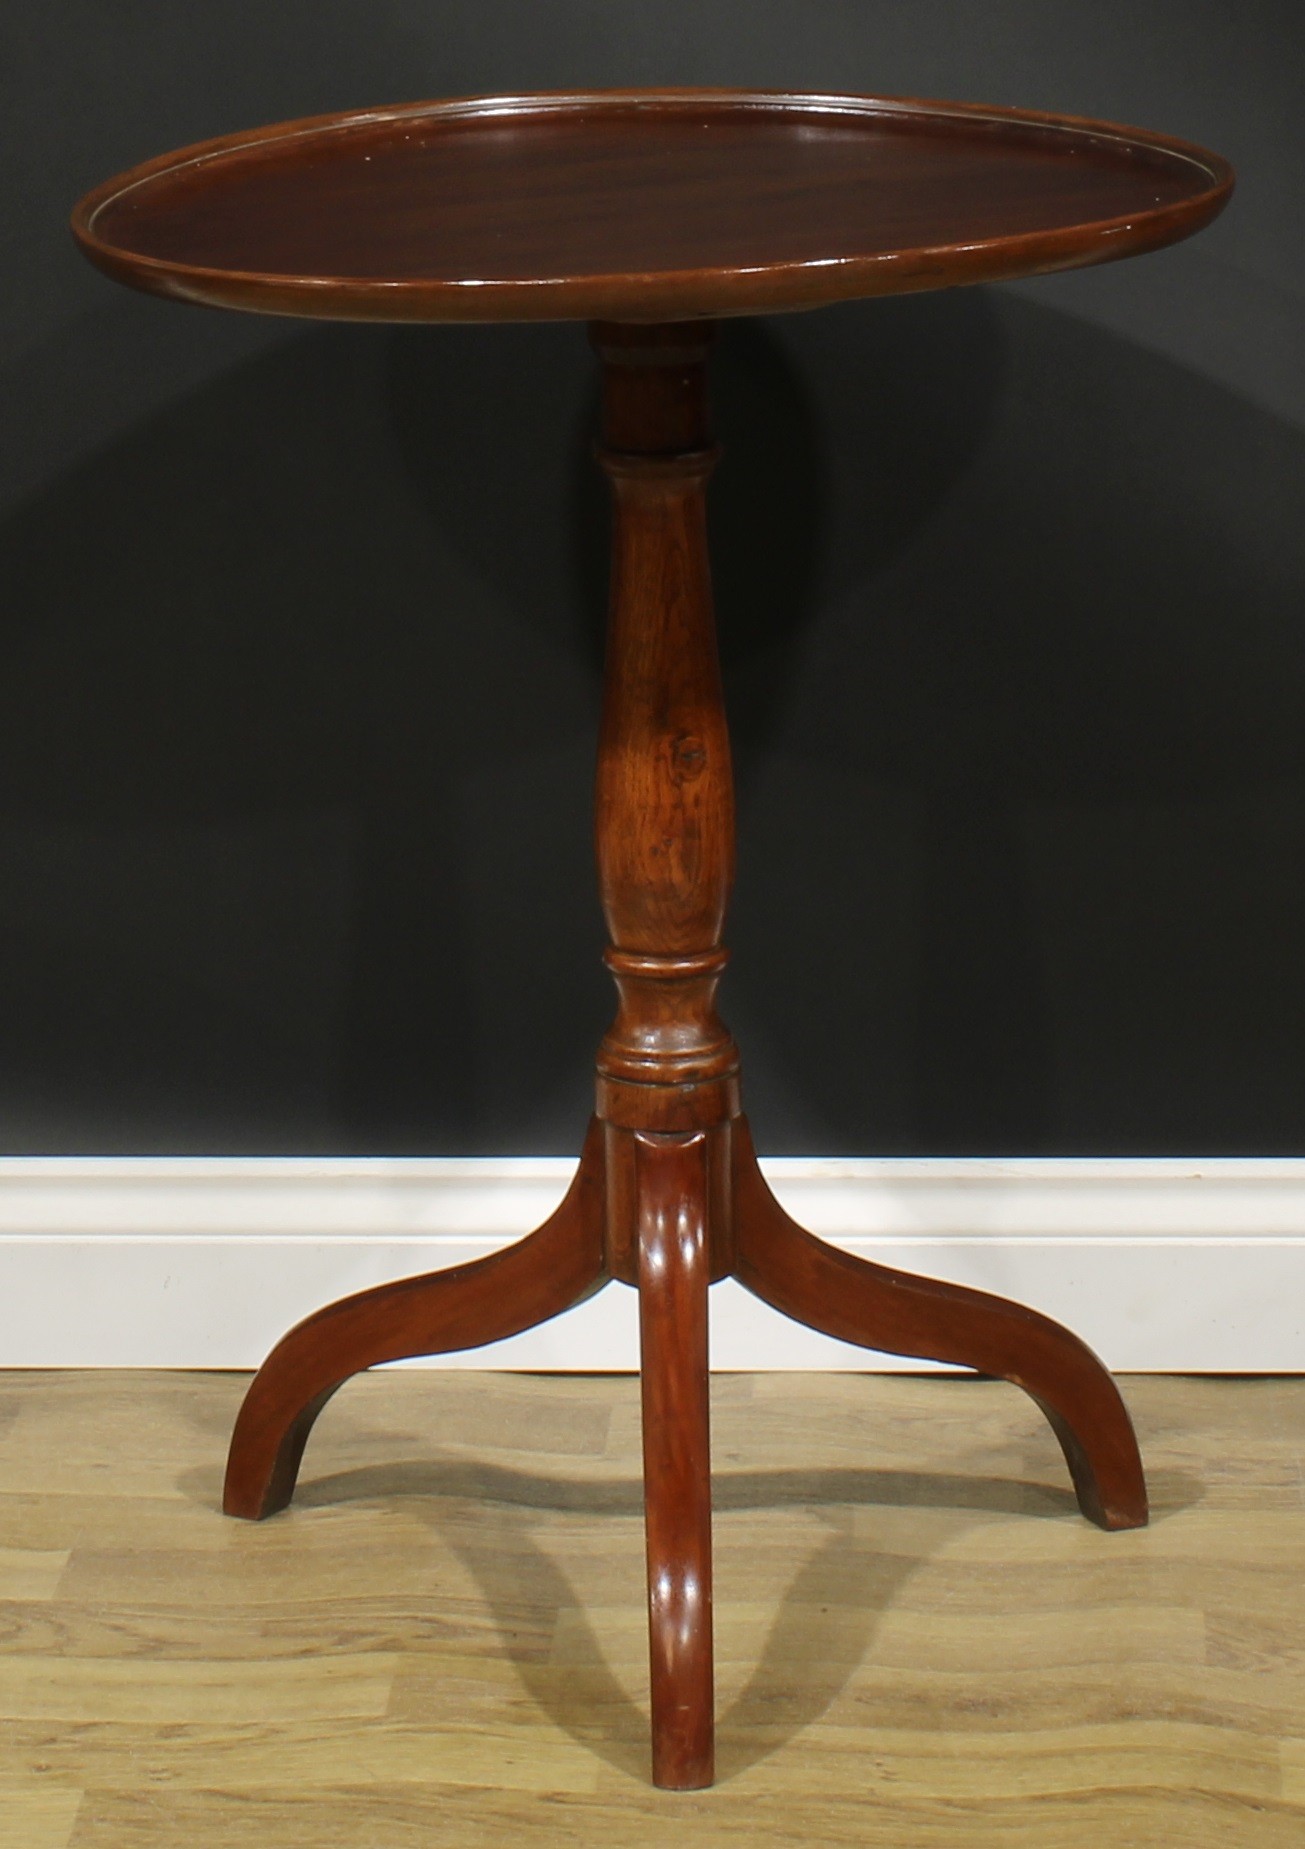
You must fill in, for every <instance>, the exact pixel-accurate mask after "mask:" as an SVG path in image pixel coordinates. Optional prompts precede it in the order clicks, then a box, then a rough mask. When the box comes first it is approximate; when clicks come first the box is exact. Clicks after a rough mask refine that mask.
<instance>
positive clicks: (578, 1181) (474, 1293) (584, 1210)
mask: <svg viewBox="0 0 1305 1849" xmlns="http://www.w3.org/2000/svg"><path fill="white" fill-rule="evenodd" d="M603 1221H604V1216H603V1137H602V1128H601V1126H600V1125H599V1124H598V1123H597V1122H596V1121H595V1122H594V1123H593V1124H591V1126H590V1130H589V1135H588V1137H587V1138H586V1140H585V1147H584V1152H583V1154H582V1156H581V1158H580V1167H579V1169H578V1170H577V1172H576V1176H575V1180H574V1181H573V1182H572V1184H571V1188H570V1190H569V1192H568V1193H567V1196H566V1198H565V1200H564V1201H563V1202H562V1204H561V1206H560V1207H559V1208H558V1209H557V1212H556V1213H555V1214H553V1215H552V1217H551V1218H550V1219H548V1220H546V1221H545V1222H544V1224H543V1225H542V1226H541V1227H539V1228H538V1230H537V1231H536V1232H533V1233H531V1234H530V1235H529V1237H528V1238H526V1239H522V1240H520V1241H519V1242H518V1243H517V1244H516V1245H514V1246H509V1247H508V1248H507V1250H506V1251H503V1252H495V1253H494V1254H493V1256H492V1257H490V1258H482V1259H477V1260H476V1261H475V1262H474V1263H472V1264H469V1265H455V1266H453V1267H451V1268H450V1269H449V1270H448V1271H437V1272H432V1273H431V1274H429V1275H428V1276H426V1277H418V1278H401V1279H399V1280H398V1281H397V1282H395V1283H393V1284H381V1285H378V1286H377V1287H376V1288H375V1289H374V1290H364V1291H360V1292H358V1294H357V1295H356V1296H353V1297H344V1298H342V1299H341V1300H340V1301H339V1302H338V1303H333V1304H330V1305H328V1307H327V1308H325V1309H322V1310H318V1311H316V1313H315V1314H314V1315H312V1316H309V1317H308V1318H306V1320H305V1321H303V1322H301V1323H299V1324H297V1325H296V1327H295V1328H293V1329H291V1330H290V1332H289V1334H288V1335H286V1336H283V1337H282V1339H281V1341H280V1342H278V1343H277V1345H276V1347H275V1348H274V1349H273V1350H272V1352H271V1354H270V1355H269V1356H268V1357H267V1360H266V1361H265V1362H264V1363H263V1365H262V1367H261V1368H260V1369H259V1371H258V1373H257V1374H256V1375H255V1376H254V1379H253V1381H252V1383H251V1384H250V1388H249V1391H248V1393H247V1394H246V1395H245V1399H244V1403H243V1405H242V1406H241V1408H240V1414H239V1417H238V1418H237V1420H236V1427H235V1431H234V1432H233V1433H232V1436H231V1450H230V1453H229V1455H228V1458H227V1476H226V1488H225V1491H224V1494H223V1507H224V1509H225V1510H226V1513H227V1514H228V1515H239V1516H243V1517H245V1518H246V1519H247V1520H249V1521H259V1520H261V1519H262V1518H263V1517H264V1516H266V1515H274V1514H275V1513H276V1512H277V1510H278V1509H283V1508H284V1507H285V1506H286V1504H287V1503H288V1502H289V1500H290V1498H291V1496H292V1495H293V1494H294V1487H295V1478H296V1476H297V1475H298V1472H299V1462H300V1459H301V1458H302V1456H303V1452H304V1446H305V1444H306V1443H307V1441H308V1434H309V1432H310V1431H311V1430H312V1427H313V1421H314V1420H315V1419H316V1417H317V1415H318V1413H319V1412H320V1411H321V1410H322V1408H323V1406H325V1404H326V1402H327V1401H328V1400H329V1399H330V1397H331V1395H332V1394H333V1393H334V1392H335V1391H336V1389H337V1388H338V1387H341V1386H343V1384H344V1382H345V1381H346V1380H348V1379H349V1378H350V1377H351V1376H352V1375H354V1374H358V1373H361V1372H362V1370H363V1369H364V1368H369V1367H375V1366H377V1365H378V1364H379V1363H381V1362H383V1361H401V1360H404V1359H406V1358H407V1357H408V1356H410V1355H438V1354H447V1353H449V1352H450V1351H452V1350H453V1349H458V1348H479V1347H482V1346H483V1345H484V1344H485V1343H486V1342H497V1341H500V1340H502V1338H503V1337H505V1336H509V1335H516V1334H518V1333H519V1332H520V1331H521V1330H523V1329H529V1328H532V1327H533V1326H534V1325H535V1324H536V1323H541V1322H544V1321H546V1320H547V1319H548V1318H549V1317H550V1316H556V1315H557V1314H558V1313H559V1312H560V1311H562V1310H565V1309H569V1308H570V1306H571V1305H572V1304H574V1303H578V1302H580V1301H581V1299H582V1298H584V1297H587V1296H590V1295H591V1294H592V1293H593V1292H594V1291H595V1290H597V1289H598V1288H599V1286H600V1285H602V1284H604V1283H605V1282H606V1281H607V1268H606V1259H605V1255H604V1223H603Z"/></svg>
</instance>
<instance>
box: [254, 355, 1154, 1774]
mask: <svg viewBox="0 0 1305 1849" xmlns="http://www.w3.org/2000/svg"><path fill="white" fill-rule="evenodd" d="M592 339H593V343H594V346H595V347H596V349H597V351H598V354H599V357H600V359H601V362H602V366H603V425H602V435H601V441H600V445H599V451H598V455H599V460H600V462H601V463H602V466H603V468H604V470H605V471H606V473H607V475H608V477H609V478H610V480H611V484H612V501H613V537H612V587H611V609H610V616H609V626H608V654H607V666H606V672H605V680H604V700H603V719H602V726H601V730H600V734H599V746H598V776H597V802H596V812H597V855H598V883H599V891H600V894H601V898H602V905H603V912H604V915H605V917H606V920H607V928H608V933H609V936H610V940H611V941H610V944H609V946H608V949H607V951H606V953H605V955H606V962H607V966H608V968H609V969H610V970H611V972H612V976H613V978H614V980H615V983H616V990H617V1009H616V1018H615V1020H614V1021H613V1023H612V1026H611V1028H610V1030H609V1032H608V1033H607V1035H606V1036H605V1038H604V1039H603V1041H602V1043H601V1045H600V1046H599V1049H598V1062H597V1066H598V1070H597V1100H596V1111H595V1116H594V1120H593V1123H592V1124H591V1126H590V1131H589V1136H588V1138H587V1140H586V1143H585V1147H584V1153H583V1155H582V1157H581V1161H580V1168H579V1171H578V1173H577V1175H576V1179H575V1181H574V1183H573V1185H572V1187H571V1191H570V1192H569V1194H568V1195H567V1197H566V1199H565V1200H564V1201H563V1203H562V1205H561V1207H559V1209H558V1211H557V1213H556V1214H555V1215H554V1216H553V1217H552V1219H550V1220H549V1221H547V1222H546V1223H545V1225H543V1226H542V1227H540V1228H539V1230H538V1231H537V1232H535V1233H532V1234H531V1235H530V1237H529V1238H527V1239H525V1240H523V1241H522V1242H521V1243H520V1244H519V1245H516V1246H513V1247H511V1248H510V1249H508V1250H507V1251H505V1252H501V1253H497V1254H495V1256H494V1257H492V1258H487V1259H482V1260H480V1261H479V1262H478V1263H476V1264H471V1265H463V1266H459V1267H457V1268H456V1269H454V1270H451V1271H446V1272H437V1273H435V1274H433V1275H431V1276H429V1277H424V1278H410V1279H406V1280H404V1281H402V1282H400V1283H397V1284H383V1285H381V1286H379V1288H377V1289H375V1290H369V1291H363V1292H362V1293H361V1294H360V1295H358V1296H356V1297H350V1298H346V1299H345V1300H344V1301H343V1302H340V1303H336V1304H332V1305H331V1306H330V1307H329V1308H328V1309H324V1310H319V1311H318V1312H317V1314H316V1315H314V1316H310V1317H309V1318H308V1320H307V1321H306V1322H303V1323H300V1324H299V1326H298V1327H297V1328H295V1329H292V1330H291V1331H290V1333H289V1334H288V1335H287V1336H286V1337H285V1338H284V1340H283V1341H282V1342H281V1343H280V1344H279V1345H278V1346H277V1347H276V1348H275V1349H273V1351H272V1353H271V1354H270V1355H269V1356H268V1358H267V1360H266V1361H265V1362H264V1364H263V1366H262V1368H261V1369H260V1370H259V1373H258V1375H257V1377H256V1378H255V1380H254V1383H253V1385H252V1386H251V1387H250V1389H249V1393H248V1396H247V1398H246V1400H245V1403H244V1405H243V1407H242V1408H241V1412H240V1417H239V1419H238V1421H237V1423H236V1428H235V1433H234V1436H233V1438H232V1441H231V1454H230V1460H229V1463H228V1466H227V1480H226V1495H225V1507H226V1510H227V1512H228V1514H231V1515H243V1516H248V1517H251V1518H255V1519H257V1518H260V1517H262V1516H266V1515H271V1514H272V1513H274V1512H275V1511H276V1510H277V1509H279V1508H282V1507H283V1506H284V1505H285V1504H286V1503H287V1502H288V1501H289V1499H290V1496H291V1494H292V1492H293V1489H294V1483H295V1474H296V1471H297V1469H298V1465H299V1460H300V1457H301V1456H302V1453H303V1448H304V1444H305V1441H306V1439H307V1437H308V1433H309V1430H310V1429H311V1427H312V1423H313V1421H314V1419H315V1418H316V1417H317V1414H318V1413H319V1412H320V1411H321V1409H322V1407H323V1406H324V1405H325V1404H326V1401H327V1400H328V1399H329V1398H330V1396H331V1394H332V1393H334V1392H335V1390H336V1389H337V1387H339V1386H341V1385H342V1384H343V1383H344V1381H346V1380H347V1379H348V1378H349V1377H350V1375H352V1374H356V1373H357V1372H359V1370H360V1369H362V1368H366V1367H372V1366H375V1365H377V1364H378V1363H380V1362H383V1361H395V1360H399V1359H401V1358H403V1357H405V1356H411V1355H429V1354H438V1353H443V1352H446V1351H448V1350H451V1349H455V1348H473V1347H476V1346H478V1345H480V1344H483V1343H486V1342H493V1341H497V1340H498V1339H499V1338H500V1337H502V1336H506V1335H512V1334H515V1333H516V1332H517V1331H519V1330H521V1329H526V1328H529V1327H531V1325H532V1324H534V1323H537V1322H541V1321H543V1319H544V1318H545V1317H548V1316H553V1315H556V1314H557V1312H558V1311H560V1310H564V1309H567V1308H568V1307H569V1306H570V1305H571V1304H574V1303H577V1302H579V1301H580V1299H581V1298H583V1297H586V1296H588V1295H589V1294H590V1293H591V1292H592V1291H594V1290H596V1289H598V1288H599V1286H600V1285H602V1284H605V1283H606V1282H608V1280H610V1279H615V1280H617V1281H619V1282H620V1283H623V1284H629V1285H632V1286H633V1287H634V1288H635V1289H636V1290H637V1291H638V1292H639V1331H640V1366H641V1371H642V1404H643V1462H644V1502H645V1511H646V1533H647V1550H648V1627H649V1644H650V1650H651V1667H652V1750H653V1778H654V1780H655V1782H656V1783H657V1784H659V1785H663V1786H667V1787H670V1788H672V1789H676V1790H688V1789H692V1788H695V1787H698V1786H701V1785H707V1784H710V1783H711V1779H712V1773H713V1756H712V1737H713V1704H712V1624H711V1458H710V1444H709V1436H708V1405H707V1401H708V1356H707V1291H708V1287H709V1285H711V1284H712V1283H714V1282H715V1281H716V1280H718V1279H720V1278H725V1277H731V1276H732V1277H737V1278H738V1279H739V1280H740V1282H741V1283H743V1284H745V1285H746V1286H747V1287H748V1289H749V1290H751V1291H753V1292H755V1294H756V1295H757V1296H758V1297H761V1298H763V1299H764V1300H765V1301H766V1302H767V1303H769V1304H772V1305H773V1306H774V1307H775V1308H776V1309H777V1310H781V1311H783V1312H784V1314H786V1315H788V1316H792V1317H795V1318H796V1319H797V1320H798V1321H799V1322H804V1323H807V1324H809V1325H810V1326H811V1327H812V1328H813V1329H819V1330H823V1331H824V1332H825V1333H826V1334H828V1335H834V1336H838V1337H840V1338H841V1339H842V1340H843V1341H847V1342H857V1343H860V1344H861V1345H862V1346H864V1347H867V1348H876V1349H881V1350H884V1351H886V1352H888V1353H890V1354H896V1355H911V1356H920V1357H928V1358H929V1359H932V1360H935V1361H944V1362H951V1363H954V1364H959V1365H961V1366H964V1367H973V1368H978V1369H979V1370H980V1371H981V1372H983V1373H985V1374H996V1375H1002V1376H1004V1377H1005V1378H1006V1379H1007V1380H1010V1381H1013V1382H1014V1383H1015V1384H1016V1385H1017V1386H1021V1387H1023V1388H1024V1389H1025V1391H1026V1392H1028V1393H1030V1394H1031V1395H1032V1396H1033V1398H1034V1399H1035V1400H1036V1401H1037V1402H1038V1404H1039V1405H1040V1406H1041V1407H1042V1410H1043V1411H1044V1412H1045V1413H1046V1415H1047V1418H1048V1419H1049V1420H1050V1422H1051V1425H1052V1427H1053V1429H1054V1431H1055V1433H1056V1436H1057V1437H1058V1438H1059V1440H1060V1443H1061V1446H1062V1447H1063V1449H1064V1452H1065V1457H1066V1461H1067V1462H1068V1465H1069V1469H1070V1474H1071V1476H1072V1478H1073V1481H1074V1487H1075V1490H1076V1492H1077V1494H1078V1500H1079V1505H1080V1507H1081V1508H1082V1510H1083V1512H1084V1514H1085V1515H1087V1516H1089V1517H1090V1518H1091V1519H1092V1520H1093V1521H1095V1522H1098V1523H1100V1525H1101V1526H1102V1527H1105V1528H1129V1527H1135V1526H1137V1525H1138V1524H1140V1523H1142V1522H1145V1520H1146V1513H1147V1506H1146V1489H1145V1484H1144V1481H1143V1475H1142V1465H1141V1460H1140V1458H1139V1456H1138V1451H1137V1445H1136V1442H1135V1440H1134V1437H1133V1431H1132V1427H1131V1425H1130V1423H1129V1419H1128V1414H1127V1412H1126V1411H1125V1408H1124V1404H1123V1401H1122V1400H1121V1399H1120V1396H1119V1393H1118V1390H1117V1389H1116V1387H1115V1384H1114V1382H1113V1380H1112V1379H1111V1377H1110V1375H1109V1374H1108V1373H1107V1372H1106V1370H1105V1369H1104V1367H1103V1366H1102V1365H1101V1363H1100V1362H1099V1361H1098V1360H1097V1359H1096V1357H1095V1356H1094V1355H1093V1354H1092V1352H1091V1350H1090V1349H1088V1348H1087V1347H1085V1346H1084V1344H1083V1343H1082V1342H1080V1341H1079V1340H1078V1338H1077V1337H1076V1336H1074V1335H1071V1334H1070V1333H1069V1331H1068V1330H1066V1329H1063V1328H1061V1327H1060V1326H1059V1325H1058V1324H1056V1323H1053V1322H1051V1321H1049V1320H1048V1319H1047V1318H1046V1317H1044V1316H1040V1315H1038V1314H1037V1312H1036V1311H1033V1310H1028V1309H1024V1308H1022V1307H1021V1306H1020V1305H1018V1304H1014V1303H1008V1302H1006V1301H1005V1300H1004V1299H1002V1298H999V1297H992V1296H988V1295H986V1294H984V1293H982V1292H979V1291H974V1290H966V1289H962V1288H960V1287H959V1286H957V1285H952V1284H939V1283H934V1282H931V1281H929V1280H928V1279H924V1278H916V1277H911V1276H908V1275H906V1274H905V1273H902V1272H897V1271H891V1270H888V1269H885V1268H884V1267H882V1266H877V1265H871V1264H867V1263H866V1262H865V1261H864V1260H862V1259H858V1258H853V1257H851V1256H849V1255H848V1254H847V1253H845V1252H839V1251H836V1250H835V1249H833V1248H832V1247H830V1246H827V1245H825V1244H824V1243H823V1242H822V1241H820V1240H818V1239H816V1238H815V1237H814V1236H813V1235H812V1234H810V1233H807V1232H805V1231H803V1229H802V1228H801V1227H799V1226H797V1225H796V1224H795V1223H794V1221H792V1220H791V1219H790V1218H789V1217H788V1215H787V1214H786V1213H785V1212H784V1210H783V1208H782V1207H780V1205H779V1203H778V1202H777V1201H776V1200H775V1198H774V1196H773V1194H772V1193H771V1192H770V1189H769V1188H768V1187H767V1185H766V1182H765V1181H764V1180H763V1178H762V1175H761V1171H760V1169H759V1168H758V1166H757V1159H756V1155H755V1153H754V1151H753V1147H752V1141H751V1137H750V1136H749V1133H748V1127H747V1121H746V1119H745V1118H744V1117H743V1116H742V1115H741V1112H740V1106H739V1057H738V1050H737V1048H736V1047H735V1044H734V1041H733V1039H732V1037H731V1035H730V1033H729V1030H728V1029H727V1028H726V1027H725V1025H724V1023H723V1021H722V1020H721V1018H720V1016H719V1014H718V1013H717V1011H716V989H717V985H718V983H719V981H720V977H721V973H722V971H723V969H724V967H725V963H726V955H727V953H726V952H725V950H724V949H723V948H722V946H721V932H722V929H723V926H724V921H725V908H726V903H727V901H728V898H729V891H730V883H731V879H732V874H733V863H734V815H733V790H732V783H731V776H730V750H729V733H728V729H727V727H726V722H725V710H724V704H723V701H722V696H721V683H720V669H719V665H718V661H717V651H716V636H715V625H714V620H713V615H712V604H711V578H710V571H709V566H708V558H707V529H706V507H705V490H706V485H707V479H708V477H709V475H710V474H711V471H712V468H713V466H714V464H715V461H716V450H715V448H714V447H713V444H712V441H711V433H710V428H709V421H708V411H707V389H706V371H707V357H708V351H709V347H710V340H711V328H710V326H709V325H708V324H703V323H696V324H694V323H679V324H677V323H669V324H660V325H650V326H630V325H617V324H606V323H599V324H595V326H594V327H593V330H592Z"/></svg>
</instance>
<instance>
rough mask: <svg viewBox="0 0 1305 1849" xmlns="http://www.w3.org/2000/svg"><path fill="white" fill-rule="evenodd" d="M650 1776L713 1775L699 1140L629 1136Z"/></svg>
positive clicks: (686, 1782)
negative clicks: (634, 1202) (634, 1206)
mask: <svg viewBox="0 0 1305 1849" xmlns="http://www.w3.org/2000/svg"><path fill="white" fill-rule="evenodd" d="M634 1146H635V1169H636V1177H637V1199H638V1203H639V1208H638V1212H639V1228H638V1239H639V1249H638V1282H639V1335H640V1347H641V1351H642V1370H643V1383H642V1384H643V1472H644V1511H645V1524H646V1529H647V1541H648V1630H649V1642H650V1646H651V1656H652V1736H653V1737H652V1755H653V1783H654V1784H656V1785H660V1786H662V1787H663V1788H664V1789H666V1790H669V1791H696V1790H699V1789H700V1788H701V1787H702V1786H704V1785H710V1783H711V1781H712V1777H713V1775H714V1769H715V1766H714V1697H713V1689H712V1634H711V1457H710V1450H709V1436H708V1374H707V1284H708V1272H709V1265H708V1252H707V1244H708V1242H707V1224H706V1221H707V1211H706V1210H707V1186H708V1183H707V1175H708V1167H707V1164H708V1150H707V1138H706V1136H705V1135H704V1134H703V1133H701V1132H698V1133H697V1134H694V1135H689V1136H654V1135H644V1134H642V1133H640V1134H637V1135H636V1136H635V1137H634Z"/></svg>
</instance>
